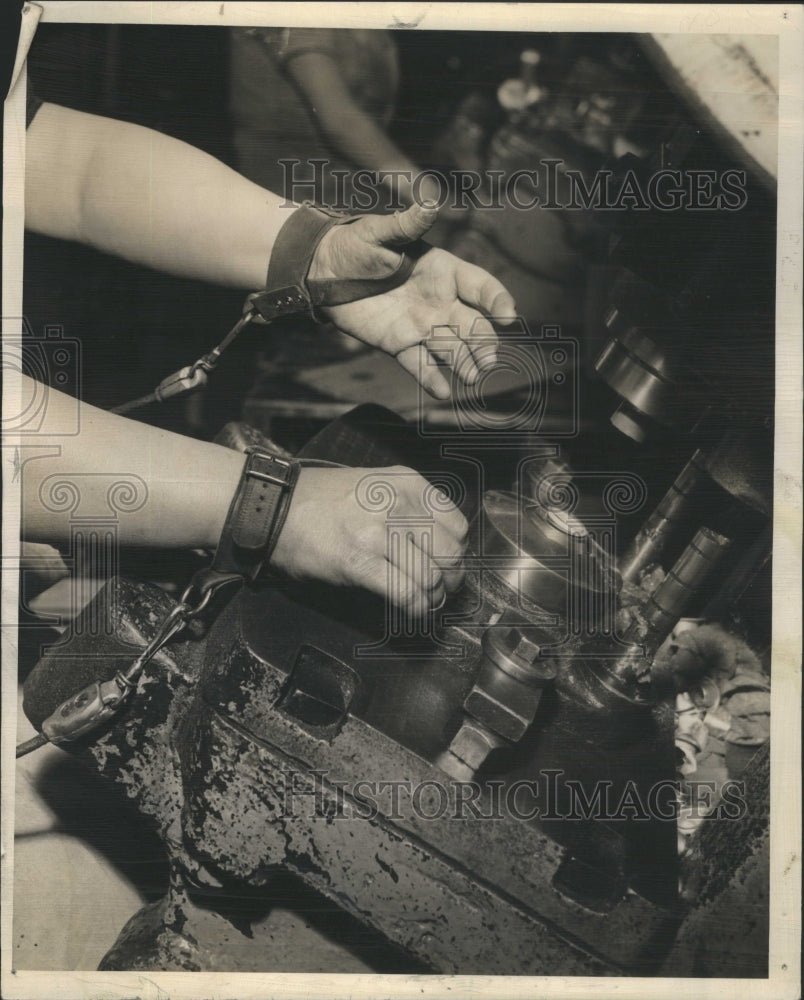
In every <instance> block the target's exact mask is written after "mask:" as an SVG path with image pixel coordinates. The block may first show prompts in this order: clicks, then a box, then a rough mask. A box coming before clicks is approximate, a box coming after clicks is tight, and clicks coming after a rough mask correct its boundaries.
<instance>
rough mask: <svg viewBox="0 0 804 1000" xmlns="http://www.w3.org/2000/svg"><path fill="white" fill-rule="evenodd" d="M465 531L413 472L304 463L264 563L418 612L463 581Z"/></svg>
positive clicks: (450, 507) (447, 504)
mask: <svg viewBox="0 0 804 1000" xmlns="http://www.w3.org/2000/svg"><path fill="white" fill-rule="evenodd" d="M389 515H390V521H389V520H388V518H389ZM388 528H390V529H391V530H388ZM467 528H468V526H467V522H466V518H465V517H464V516H463V514H462V513H461V512H460V511H459V510H458V509H457V507H455V506H454V504H453V503H452V502H451V501H450V500H449V498H448V497H447V496H446V495H445V494H444V493H443V492H442V491H441V490H439V489H438V488H437V487H435V486H433V485H432V484H431V483H429V482H428V481H427V480H426V479H424V478H423V477H422V476H420V475H419V474H418V473H416V472H414V471H413V470H412V469H407V468H404V467H403V466H393V467H391V468H384V469H351V468H344V469H333V468H305V469H302V471H301V473H300V475H299V480H298V483H297V484H296V489H295V491H294V494H293V499H292V500H291V504H290V509H289V510H288V514H287V519H286V521H285V524H284V526H283V528H282V532H281V534H280V536H279V539H278V540H277V543H276V547H275V549H274V552H273V555H272V557H271V566H272V568H274V569H277V570H281V571H282V572H283V573H285V574H287V575H288V576H290V577H292V578H294V579H317V580H323V581H325V582H327V583H332V584H336V585H341V586H357V587H364V588H366V589H367V590H370V591H372V592H374V593H376V594H379V595H381V596H382V597H385V599H386V600H387V601H388V602H390V603H392V604H394V605H396V606H397V607H399V608H402V609H403V610H404V611H406V612H407V613H409V614H411V615H416V616H422V615H424V614H426V613H427V612H428V611H429V610H430V609H434V608H438V607H440V606H441V605H442V604H443V602H444V600H445V598H446V595H447V593H449V592H451V591H454V590H456V589H457V588H458V587H460V585H461V584H462V583H463V576H464V574H463V570H462V567H461V558H462V556H463V551H464V547H465V542H466V532H467Z"/></svg>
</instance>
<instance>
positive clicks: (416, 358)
mask: <svg viewBox="0 0 804 1000" xmlns="http://www.w3.org/2000/svg"><path fill="white" fill-rule="evenodd" d="M437 217H438V211H437V209H429V208H425V207H423V206H421V205H413V206H411V208H409V209H407V211H405V212H402V213H397V214H395V215H389V216H384V215H366V216H364V217H363V218H361V219H358V221H357V222H353V223H351V224H350V225H347V226H335V227H333V228H332V229H331V230H330V231H329V232H328V233H327V234H326V235H325V236H324V238H323V239H322V241H321V243H320V244H319V246H318V249H317V251H316V254H315V256H314V257H313V262H312V265H311V267H310V272H309V275H308V278H309V280H311V281H332V280H338V279H342V278H373V277H376V278H380V277H385V276H386V275H388V274H389V273H391V272H392V271H394V270H395V269H396V268H397V266H398V265H399V261H400V251H402V250H404V248H405V247H406V246H407V245H408V244H410V243H413V242H415V241H416V240H418V239H420V238H421V237H422V236H423V235H424V234H425V233H426V232H427V231H428V229H430V227H431V226H432V225H433V224H434V222H435V221H436V219H437ZM515 311H516V306H515V304H514V300H513V299H512V297H511V295H510V294H509V293H508V292H507V291H506V289H505V288H504V287H503V285H502V284H501V283H500V282H499V281H497V279H496V278H494V277H492V275H490V274H489V273H488V272H487V271H484V270H483V269H482V268H480V267H477V266H476V265H474V264H470V263H468V262H467V261H463V260H460V259H459V258H458V257H455V256H453V255H452V254H450V253H447V252H446V251H444V250H439V249H437V248H436V247H430V248H428V249H426V250H425V252H424V253H422V254H421V255H420V256H419V257H418V259H417V260H416V263H415V266H414V268H413V272H412V273H411V275H410V277H409V278H408V280H407V281H406V282H405V283H404V284H402V285H400V286H399V287H397V288H394V289H392V290H391V291H388V292H383V293H381V294H379V295H373V296H371V297H370V298H365V299H359V300H357V301H356V302H350V303H348V304H346V305H340V306H330V307H328V308H325V309H323V310H322V312H324V313H325V314H326V315H327V316H328V317H329V318H330V319H331V320H332V322H333V323H335V325H336V326H338V327H339V328H340V329H341V330H343V331H344V332H346V333H348V334H351V335H352V336H353V337H356V338H357V339H358V340H362V341H363V342H364V343H366V344H369V345H371V346H372V347H378V348H380V350H383V351H385V352H386V353H387V354H390V355H392V356H393V357H395V358H396V359H397V361H398V362H399V363H400V364H401V365H402V367H403V368H404V369H405V370H406V371H408V372H410V373H411V374H412V375H414V376H415V377H416V378H417V379H418V380H419V381H420V382H421V384H422V385H423V386H424V388H425V389H426V390H427V391H428V392H429V393H431V394H432V395H433V396H436V397H437V398H439V399H447V398H449V395H450V389H449V383H448V382H447V380H446V378H445V377H444V375H443V374H442V372H441V371H440V370H439V368H438V365H437V364H435V363H434V358H437V359H438V360H440V361H443V362H445V363H446V364H448V365H449V367H451V368H452V369H453V370H454V371H455V373H456V374H457V375H458V376H459V377H460V378H461V379H462V380H463V381H464V382H466V383H467V384H472V383H473V382H475V381H476V380H477V378H478V377H479V374H480V370H481V369H485V368H490V367H492V366H493V365H494V364H495V362H496V360H497V357H496V344H497V334H496V333H495V331H494V327H493V326H492V324H491V322H489V320H488V319H487V318H486V317H493V318H494V321H495V322H497V323H502V324H508V323H511V322H513V320H514V319H515V318H516V316H515ZM433 334H436V335H437V344H433V346H432V349H431V348H430V347H428V339H429V338H430V337H431V336H432V335H433Z"/></svg>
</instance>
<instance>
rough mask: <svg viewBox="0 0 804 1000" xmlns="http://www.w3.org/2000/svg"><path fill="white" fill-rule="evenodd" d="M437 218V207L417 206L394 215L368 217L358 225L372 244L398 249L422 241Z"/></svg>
mask: <svg viewBox="0 0 804 1000" xmlns="http://www.w3.org/2000/svg"><path fill="white" fill-rule="evenodd" d="M437 218H438V209H437V208H436V207H429V206H428V207H425V206H424V205H418V204H415V205H411V207H410V208H408V209H406V210H405V211H404V212H394V214H393V215H367V216H365V217H364V218H363V219H361V220H360V222H359V223H356V225H359V226H360V227H361V229H362V233H361V235H362V236H364V238H366V239H367V240H369V241H370V242H374V243H377V244H379V245H380V246H383V247H390V248H393V249H396V248H401V247H404V246H407V244H408V243H413V242H414V241H415V240H418V239H421V237H422V236H424V234H425V233H426V232H427V231H428V230H429V229H430V228H431V227H432V225H433V224H434V222H435V221H436V219H437Z"/></svg>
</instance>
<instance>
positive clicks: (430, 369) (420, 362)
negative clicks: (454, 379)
mask: <svg viewBox="0 0 804 1000" xmlns="http://www.w3.org/2000/svg"><path fill="white" fill-rule="evenodd" d="M396 360H397V361H398V362H399V364H400V365H402V367H403V368H404V369H405V371H406V372H410V374H411V375H413V376H414V378H416V379H417V380H418V381H419V382H421V384H422V387H423V388H424V389H426V391H427V392H429V393H430V395H431V396H435V398H436V399H449V397H450V388H449V382H447V380H446V379H445V378H444V376H443V375H442V373H441V371H440V370H439V367H438V365H437V364H436V362H435V360H434V359H433V357H432V355H431V354H430V352H429V351H428V350H427V349H426V348H425V347H424V346H423V345H422V344H414V345H413V346H412V347H407V348H405V350H404V351H400V352H399V354H397V356H396Z"/></svg>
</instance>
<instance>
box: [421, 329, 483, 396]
mask: <svg viewBox="0 0 804 1000" xmlns="http://www.w3.org/2000/svg"><path fill="white" fill-rule="evenodd" d="M459 329H460V328H459V327H452V326H437V327H435V328H434V330H433V332H432V335H431V336H430V337H429V338H428V339H427V340H426V341H425V342H424V346H425V347H426V348H427V350H428V351H429V352H430V353H431V354H432V355H434V356H435V357H436V358H438V359H439V361H443V362H444V363H445V364H447V365H449V367H450V368H452V370H453V371H454V372H455V374H456V375H457V376H458V378H460V379H461V381H462V382H466V383H467V385H471V384H472V383H473V382H476V381H477V379H478V376H479V375H480V369H479V367H478V364H477V362H476V360H475V357H474V355H473V354H472V351H471V349H470V346H469V344H468V343H467V342H466V341H465V340H462V339H461V337H460V336H458V330H459ZM495 340H496V337H495ZM483 360H484V363H485V357H484V359H483Z"/></svg>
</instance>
